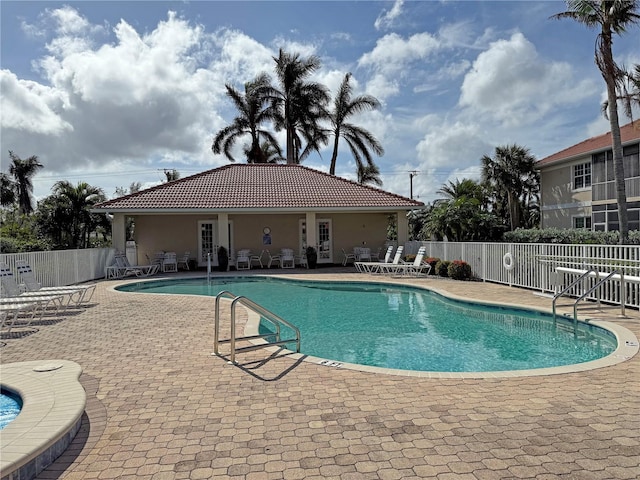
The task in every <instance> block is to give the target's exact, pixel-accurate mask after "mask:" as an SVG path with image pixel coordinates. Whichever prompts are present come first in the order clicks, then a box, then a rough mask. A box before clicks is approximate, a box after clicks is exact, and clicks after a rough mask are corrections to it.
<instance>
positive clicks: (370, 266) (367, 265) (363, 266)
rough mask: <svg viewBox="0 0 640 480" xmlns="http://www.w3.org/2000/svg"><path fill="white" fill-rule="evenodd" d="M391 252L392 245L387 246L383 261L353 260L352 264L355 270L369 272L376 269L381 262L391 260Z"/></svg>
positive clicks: (384, 262)
mask: <svg viewBox="0 0 640 480" xmlns="http://www.w3.org/2000/svg"><path fill="white" fill-rule="evenodd" d="M392 253H393V245H389V246H388V247H387V253H386V254H385V255H384V261H382V262H355V263H354V264H353V265H354V266H355V267H356V270H357V271H358V272H361V273H371V271H372V270H377V269H378V266H379V265H381V264H387V263H390V261H391V254H392Z"/></svg>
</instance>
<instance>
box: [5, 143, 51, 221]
mask: <svg viewBox="0 0 640 480" xmlns="http://www.w3.org/2000/svg"><path fill="white" fill-rule="evenodd" d="M9 157H10V158H11V161H12V162H13V163H12V164H11V165H10V166H9V174H11V175H12V176H13V178H14V179H15V186H16V193H17V196H18V208H19V210H20V213H21V214H23V215H28V214H30V213H31V212H33V205H32V203H31V193H32V192H33V183H32V182H31V177H33V176H34V175H35V174H36V172H37V171H38V170H40V169H41V168H42V167H43V165H42V164H41V163H40V162H39V161H38V157H37V156H35V155H33V156H31V157H29V158H27V159H24V160H23V159H22V158H20V157H18V156H17V155H16V154H15V153H13V152H12V151H11V150H9Z"/></svg>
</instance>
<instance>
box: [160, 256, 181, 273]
mask: <svg viewBox="0 0 640 480" xmlns="http://www.w3.org/2000/svg"><path fill="white" fill-rule="evenodd" d="M177 271H178V256H177V255H176V252H166V253H165V254H164V260H163V261H162V272H163V273H168V272H177Z"/></svg>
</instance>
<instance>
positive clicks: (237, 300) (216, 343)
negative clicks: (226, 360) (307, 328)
mask: <svg viewBox="0 0 640 480" xmlns="http://www.w3.org/2000/svg"><path fill="white" fill-rule="evenodd" d="M224 297H226V298H229V299H232V300H231V336H230V338H226V339H222V340H221V339H220V301H221V300H222V298H224ZM238 304H241V305H243V306H245V307H247V308H249V309H250V310H253V311H254V312H256V313H257V314H258V315H260V317H261V318H263V319H264V320H266V321H268V322H269V323H271V324H272V325H273V326H274V327H275V332H269V333H264V334H258V335H248V336H244V337H236V306H237V305H238ZM214 322H215V323H214V332H213V353H214V354H215V355H220V349H219V347H220V344H221V343H229V344H231V354H230V360H231V363H236V353H242V352H248V351H251V350H258V349H261V348H266V347H273V346H274V345H286V344H287V343H293V342H295V343H296V353H300V330H299V329H298V327H296V326H295V325H293V324H292V323H289V322H287V321H286V320H284V319H283V318H280V317H279V316H278V315H276V314H275V313H273V312H270V311H269V310H267V309H266V308H264V307H263V306H261V305H258V304H257V303H255V302H254V301H252V300H250V299H248V298H247V297H243V296H236V295H234V294H233V293H231V292H229V291H227V290H224V291H222V292H220V293H219V294H218V295H216V304H215V320H214ZM283 325H284V326H286V327H288V328H290V329H291V330H293V332H294V333H295V338H289V339H282V337H281V335H280V329H281V327H282V326H283ZM268 338H275V339H274V340H271V341H267V339H268ZM258 339H263V340H265V343H260V344H254V345H248V346H245V347H236V342H238V341H243V340H258Z"/></svg>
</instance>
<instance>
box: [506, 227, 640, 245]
mask: <svg viewBox="0 0 640 480" xmlns="http://www.w3.org/2000/svg"><path fill="white" fill-rule="evenodd" d="M619 240H620V235H619V233H618V232H592V231H591V230H584V229H579V228H571V229H563V228H544V229H539V228H532V229H528V230H527V229H523V228H518V229H516V230H514V231H513V232H506V233H505V234H504V241H505V242H511V243H562V244H572V245H618V242H619ZM629 243H630V244H631V245H640V231H638V230H632V231H630V232H629Z"/></svg>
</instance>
